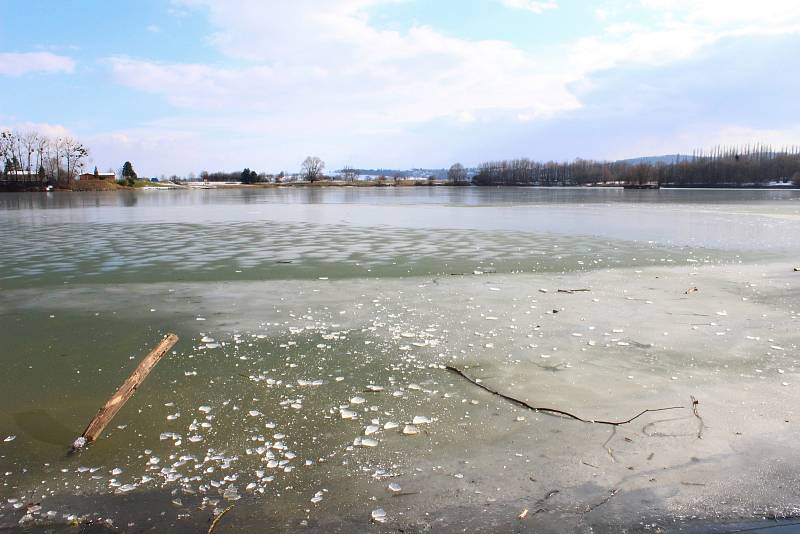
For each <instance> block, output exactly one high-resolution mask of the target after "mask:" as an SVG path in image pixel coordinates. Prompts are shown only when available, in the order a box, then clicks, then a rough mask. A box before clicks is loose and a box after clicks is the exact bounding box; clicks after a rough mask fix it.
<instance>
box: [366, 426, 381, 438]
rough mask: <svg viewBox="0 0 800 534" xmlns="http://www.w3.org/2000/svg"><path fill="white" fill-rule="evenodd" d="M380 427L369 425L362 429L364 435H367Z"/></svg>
mask: <svg viewBox="0 0 800 534" xmlns="http://www.w3.org/2000/svg"><path fill="white" fill-rule="evenodd" d="M380 428H381V427H379V426H378V425H369V426H367V428H365V429H364V435H365V436H369V435H372V434H374V433H375V432H377V431H378V430H380Z"/></svg>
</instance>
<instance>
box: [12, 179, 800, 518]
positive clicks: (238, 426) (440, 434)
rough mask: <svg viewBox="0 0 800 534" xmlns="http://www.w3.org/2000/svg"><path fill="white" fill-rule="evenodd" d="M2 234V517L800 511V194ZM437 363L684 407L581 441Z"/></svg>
mask: <svg viewBox="0 0 800 534" xmlns="http://www.w3.org/2000/svg"><path fill="white" fill-rule="evenodd" d="M0 232H1V233H2V241H0V321H2V325H3V327H2V328H0V347H2V348H1V349H0V362H1V363H2V369H3V371H4V376H5V380H4V381H3V387H2V388H0V528H5V527H9V528H11V527H13V528H17V527H18V526H19V525H20V524H22V525H25V526H26V527H27V528H31V529H56V530H55V531H57V532H58V531H60V529H63V530H64V531H65V532H70V531H74V529H73V528H72V527H70V526H69V525H70V523H71V522H73V521H85V520H95V522H96V523H97V524H98V525H99V526H98V528H101V527H102V524H103V523H102V521H112V522H113V525H114V527H115V528H117V529H119V530H122V531H164V530H169V531H171V532H184V531H185V532H198V531H203V530H204V529H207V528H208V525H209V520H210V518H212V517H213V516H214V515H215V514H217V513H219V512H220V511H222V510H224V509H225V508H227V507H228V506H230V505H232V504H233V505H235V506H234V508H233V509H231V511H230V512H229V513H228V514H226V516H225V517H224V519H223V520H222V521H221V523H220V525H219V527H218V530H217V532H233V531H237V530H238V531H251V530H254V529H258V530H259V531H285V530H289V531H293V530H298V531H304V532H308V531H312V532H316V531H319V532H330V531H342V532H351V531H370V530H375V531H387V530H391V531H397V530H398V529H404V531H406V532H418V531H425V530H430V531H433V532H451V531H452V532H456V531H463V530H464V529H468V530H475V529H479V530H485V531H504V532H508V531H516V530H523V531H533V530H535V531H536V532H551V531H552V532H561V531H564V530H567V531H570V530H577V531H586V530H589V529H593V530H594V531H599V532H605V531H608V532H616V531H619V530H620V529H624V528H627V529H629V530H631V531H639V530H641V531H649V530H655V529H657V528H662V529H666V530H673V529H677V528H682V529H684V530H689V531H692V530H697V531H708V530H709V529H712V530H713V529H720V530H722V529H723V528H729V527H730V526H731V525H740V524H741V525H750V524H760V523H762V522H763V523H764V524H765V525H766V524H769V525H774V524H775V523H774V521H775V520H776V519H780V518H785V517H794V516H797V515H798V514H799V513H800V484H798V478H800V469H798V467H797V462H796V459H797V457H798V454H800V440H799V439H798V438H800V416H798V414H795V413H794V412H795V411H797V408H796V407H797V406H799V405H800V391H799V390H798V385H800V374H799V373H800V365H799V364H798V343H800V334H798V320H800V291H798V277H800V273H797V272H794V271H793V268H794V267H795V266H800V260H798V253H800V192H797V191H738V190H737V191H727V190H660V191H623V190H621V189H602V190H591V189H534V188H505V189H495V188H486V189H478V188H444V187H437V188H429V187H417V188H413V187H408V188H396V189H395V188H386V189H379V188H360V189H358V188H335V189H333V188H332V189H322V188H314V189H301V188H283V189H252V190H251V189H231V190H201V191H142V192H125V193H98V194H92V193H81V194H77V193H73V194H70V193H51V194H44V193H42V194H2V195H0ZM576 289H578V290H581V291H570V290H576ZM559 290H562V291H559ZM167 332H175V333H176V334H178V335H179V336H180V338H181V340H180V341H179V343H178V345H176V347H175V351H174V353H172V354H170V355H168V356H167V357H166V358H165V359H164V360H163V361H162V362H161V363H160V364H159V365H158V367H156V369H155V370H154V371H153V373H152V374H151V375H150V377H149V378H148V379H147V381H146V382H145V384H144V385H143V386H142V388H141V389H140V390H139V391H138V392H137V394H136V395H135V396H134V397H133V398H132V399H131V401H130V402H129V403H128V404H127V405H126V406H125V408H124V409H123V410H122V411H121V412H120V413H119V415H118V416H117V417H116V419H115V420H114V421H113V423H112V424H111V425H109V427H108V428H107V430H106V432H105V433H104V434H103V436H102V437H101V438H100V439H99V440H98V441H97V442H96V443H95V444H93V445H92V446H91V447H90V448H89V449H88V450H86V451H84V452H83V453H81V454H80V455H76V456H67V455H66V451H67V449H68V447H69V444H70V443H71V442H72V440H73V439H74V438H75V437H77V436H78V435H79V434H80V433H81V431H82V430H83V428H84V427H85V426H86V424H87V423H88V421H89V420H90V419H91V417H92V416H93V415H94V414H95V412H96V411H97V409H98V408H99V407H100V406H101V405H102V403H103V402H104V401H105V400H106V398H107V397H108V396H109V395H110V394H111V393H113V391H114V390H115V388H116V387H117V386H118V385H119V384H120V383H121V382H122V381H123V380H124V379H125V377H126V376H127V375H128V374H129V373H130V371H131V370H132V369H133V367H134V366H135V365H136V362H137V361H138V359H139V358H141V357H142V356H143V355H144V354H145V353H146V352H147V351H148V350H149V349H150V348H151V347H153V346H155V345H156V343H157V342H158V341H159V340H160V338H161V337H162V336H163V335H164V334H165V333H167ZM446 366H454V367H456V368H458V369H461V370H462V371H463V372H464V373H465V374H466V375H468V376H469V377H472V378H474V379H478V380H481V382H480V383H481V384H483V385H485V386H487V387H488V388H490V389H493V390H498V391H500V392H502V393H503V394H505V395H508V396H510V397H515V398H517V399H520V400H524V401H525V402H528V403H529V404H531V405H534V406H539V407H548V408H554V409H558V410H563V411H567V412H570V413H572V414H576V415H578V416H580V417H581V418H583V419H587V420H613V421H622V420H626V419H628V418H630V417H632V416H634V415H636V414H637V413H639V412H641V411H642V410H644V409H647V408H651V409H652V408H664V407H680V408H677V409H674V410H668V411H664V412H654V413H647V414H645V415H643V416H642V417H640V418H638V419H636V420H634V421H633V422H631V423H630V424H626V425H620V426H610V425H604V424H592V423H583V422H580V421H576V420H572V419H568V418H561V417H557V416H554V415H549V414H546V413H543V412H534V411H531V410H528V409H526V408H523V407H521V406H519V405H517V404H513V403H511V402H509V401H508V400H506V399H503V398H501V397H499V396H496V395H492V394H491V393H489V392H487V391H485V390H483V389H481V388H480V387H478V386H476V385H474V384H472V383H470V382H468V381H467V380H465V379H464V378H462V377H460V376H458V375H456V374H454V373H453V372H451V371H449V370H448V369H447V368H446ZM693 397H694V398H696V399H698V401H699V404H698V405H697V406H696V407H695V408H696V411H695V410H693V406H692V400H691V399H692V398H693ZM39 503H40V504H39ZM32 505H34V506H32ZM39 506H40V507H39ZM378 510H381V511H382V513H381V512H378ZM526 510H527V511H526ZM29 511H30V512H31V513H27V512H29ZM519 516H522V519H520V518H519ZM766 521H770V522H769V523H766ZM20 522H21V523H20Z"/></svg>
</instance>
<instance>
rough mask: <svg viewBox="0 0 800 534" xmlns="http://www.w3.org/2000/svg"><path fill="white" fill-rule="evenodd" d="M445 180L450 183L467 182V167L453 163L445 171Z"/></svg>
mask: <svg viewBox="0 0 800 534" xmlns="http://www.w3.org/2000/svg"><path fill="white" fill-rule="evenodd" d="M447 181H449V182H450V183H451V184H456V185H464V184H466V183H467V169H465V168H464V166H463V165H462V164H460V163H454V164H453V165H452V166H451V167H450V170H449V171H447Z"/></svg>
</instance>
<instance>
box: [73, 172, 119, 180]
mask: <svg viewBox="0 0 800 534" xmlns="http://www.w3.org/2000/svg"><path fill="white" fill-rule="evenodd" d="M116 178H117V175H116V174H114V173H113V172H98V173H97V174H95V173H93V172H84V173H82V174H81V175H80V176H79V177H78V180H97V179H100V180H115V179H116Z"/></svg>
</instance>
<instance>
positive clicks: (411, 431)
mask: <svg viewBox="0 0 800 534" xmlns="http://www.w3.org/2000/svg"><path fill="white" fill-rule="evenodd" d="M403 434H406V435H408V436H414V435H416V434H419V429H418V428H417V427H415V426H414V425H406V426H404V427H403Z"/></svg>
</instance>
